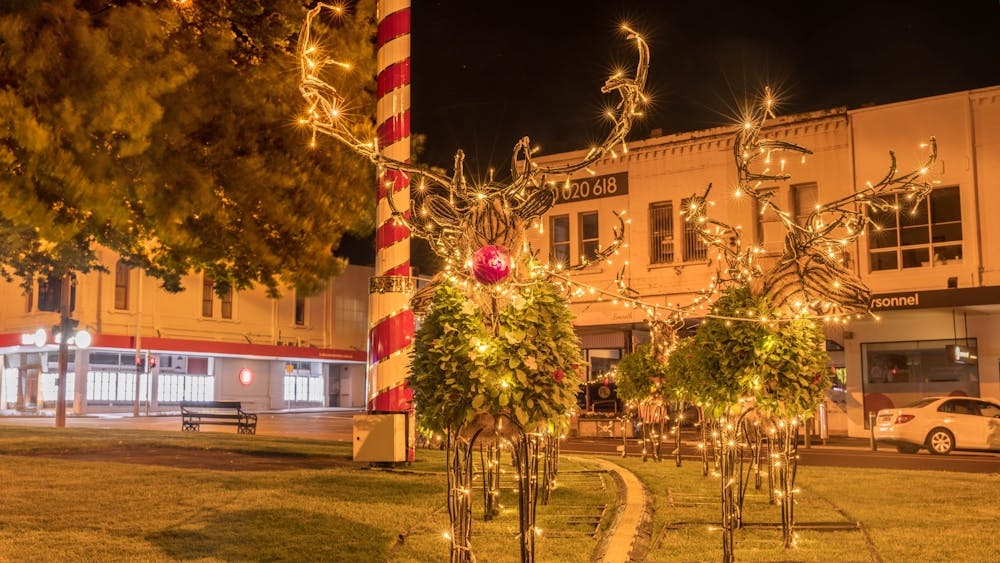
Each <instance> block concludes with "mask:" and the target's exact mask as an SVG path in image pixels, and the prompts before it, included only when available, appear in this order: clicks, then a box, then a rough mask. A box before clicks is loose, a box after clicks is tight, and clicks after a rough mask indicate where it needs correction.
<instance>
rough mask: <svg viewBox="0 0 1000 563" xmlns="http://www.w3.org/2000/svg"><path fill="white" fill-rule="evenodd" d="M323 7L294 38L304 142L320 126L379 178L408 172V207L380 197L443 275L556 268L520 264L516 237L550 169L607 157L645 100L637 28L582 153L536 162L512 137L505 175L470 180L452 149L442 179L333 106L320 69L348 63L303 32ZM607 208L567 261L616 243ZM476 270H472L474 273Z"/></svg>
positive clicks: (556, 174) (336, 100)
mask: <svg viewBox="0 0 1000 563" xmlns="http://www.w3.org/2000/svg"><path fill="white" fill-rule="evenodd" d="M323 11H331V12H332V13H333V14H335V15H336V14H339V13H340V11H341V9H340V8H338V7H335V6H330V5H327V4H319V5H318V6H316V7H315V8H313V9H312V10H310V11H309V13H308V15H307V17H306V22H305V24H304V26H303V30H302V33H301V35H300V39H299V46H298V54H299V61H300V69H301V81H300V86H299V88H300V90H301V92H302V95H303V96H304V97H305V99H306V101H307V102H308V109H307V111H306V115H305V116H304V117H303V118H302V120H301V123H302V124H304V125H307V126H309V127H310V128H311V129H312V132H313V142H315V137H316V135H317V134H324V135H328V136H330V137H333V138H334V139H336V140H337V141H339V142H341V143H343V144H345V145H347V146H348V147H349V148H351V149H352V150H354V151H355V152H357V153H358V154H360V155H362V156H364V157H366V158H368V159H370V160H371V161H372V162H373V163H375V164H376V166H377V167H378V170H379V176H380V177H381V178H386V177H387V176H386V175H385V172H386V171H390V170H391V171H397V172H400V173H402V174H404V175H405V177H407V178H408V179H413V180H416V182H417V189H416V190H414V191H413V192H412V194H411V197H412V209H414V210H415V213H414V214H413V215H412V216H411V215H410V214H409V213H406V212H401V211H399V210H398V207H401V206H397V204H396V202H394V201H393V199H392V197H391V196H392V190H389V193H390V197H389V198H388V204H389V206H390V207H391V208H392V210H393V214H394V217H395V220H396V222H397V223H398V224H400V225H403V226H406V227H408V228H409V229H410V231H411V234H412V235H413V236H416V237H420V238H424V239H426V240H427V241H429V243H430V248H431V249H432V250H433V251H434V252H435V253H436V254H438V255H439V256H441V257H442V258H443V259H444V260H445V261H446V263H447V266H446V272H447V274H448V275H449V276H452V277H455V278H456V279H459V278H461V279H464V280H466V281H473V282H476V283H478V284H479V285H483V286H490V285H494V284H498V283H501V282H505V283H518V282H525V281H530V280H532V279H539V278H540V277H543V274H544V275H547V274H548V273H550V272H556V271H561V270H564V269H565V267H559V266H557V265H538V264H535V265H533V266H532V267H530V268H527V267H524V265H525V264H526V263H527V262H529V260H527V259H526V257H527V256H528V255H530V249H529V248H528V245H527V243H526V242H525V241H524V239H523V234H524V231H525V230H526V229H527V228H528V227H529V226H531V225H532V224H533V223H535V221H536V220H537V219H538V218H539V217H541V216H542V215H544V214H545V213H546V212H547V211H548V210H549V209H550V208H551V207H552V206H553V205H554V204H555V201H556V192H557V190H558V189H559V188H558V184H559V181H554V180H550V178H558V179H562V178H565V179H568V178H569V177H570V176H571V175H572V174H574V173H575V172H578V171H580V170H585V169H586V170H589V167H590V166H591V165H593V164H594V163H595V162H597V161H598V160H600V159H602V158H606V157H609V156H611V157H614V156H616V155H617V154H618V153H617V151H621V152H622V153H627V152H628V147H627V145H626V141H625V137H626V135H627V133H628V131H629V129H630V128H631V127H632V124H633V122H634V120H635V119H636V118H638V117H639V116H641V115H642V107H643V105H644V104H645V103H646V96H645V94H644V93H643V88H644V85H645V82H646V76H647V72H648V69H649V48H648V46H647V45H646V42H645V41H644V40H643V39H642V37H641V36H640V35H639V34H638V33H636V32H635V31H633V30H632V29H630V28H628V27H627V26H623V28H622V30H623V32H624V33H625V34H626V37H627V39H628V40H629V41H632V42H634V44H635V47H636V53H637V62H636V67H635V72H634V74H633V75H631V76H630V75H626V74H625V73H621V72H618V73H615V74H614V75H613V76H611V77H610V78H608V79H607V81H606V82H605V83H604V85H603V87H602V88H601V92H602V93H605V94H617V96H618V101H617V103H616V104H615V105H614V106H613V107H612V108H611V109H609V110H608V115H609V118H610V120H611V127H610V130H609V131H608V133H607V135H606V136H605V137H604V140H603V141H602V142H601V143H599V144H598V145H595V146H593V147H591V149H590V150H589V151H588V152H587V153H586V156H584V157H583V158H582V159H581V160H578V161H575V162H570V163H565V164H560V165H552V166H549V165H540V164H538V163H537V162H535V161H534V159H533V158H534V154H535V152H536V149H535V148H534V147H533V146H532V144H531V141H530V139H529V138H528V137H523V138H521V139H520V140H519V141H518V142H517V143H516V144H515V145H514V151H513V155H512V157H511V179H510V180H509V182H507V183H501V182H498V181H496V180H495V179H494V176H493V174H492V173H491V174H490V178H489V180H487V181H486V182H484V183H470V182H468V181H467V180H466V177H465V174H464V162H465V154H464V152H463V151H461V150H459V151H457V152H456V154H455V159H454V169H453V174H452V176H451V177H450V178H447V177H444V176H442V175H440V174H437V173H435V172H433V171H431V170H429V169H428V168H426V167H423V166H418V165H415V164H412V163H409V162H400V161H397V160H393V159H391V158H388V157H386V156H384V155H382V154H381V153H380V151H379V147H378V146H377V143H376V142H375V140H374V139H372V140H368V139H361V138H359V137H357V136H356V135H355V133H354V131H355V130H356V129H355V127H354V126H353V124H352V123H351V122H350V120H349V119H347V118H346V115H345V112H344V111H343V108H344V106H345V99H344V97H343V95H342V94H341V93H340V92H339V91H338V90H337V89H336V88H335V87H334V86H332V85H331V83H330V82H327V79H326V78H325V71H326V70H327V69H329V68H333V69H336V70H347V69H349V68H350V65H349V64H347V63H344V62H341V61H337V60H336V59H334V58H331V57H329V56H327V55H325V54H323V53H322V52H321V49H320V48H319V46H318V44H317V43H316V42H315V41H314V39H313V37H312V32H311V30H312V25H313V22H314V20H315V18H316V17H318V16H319V14H320V13H322V12H323ZM615 216H616V219H617V226H616V227H615V228H614V229H613V232H612V241H611V243H610V244H608V245H606V246H604V247H602V248H601V249H600V250H599V251H598V252H596V253H595V254H593V255H590V256H585V257H583V259H582V260H581V262H580V263H579V264H578V265H575V266H573V267H572V268H571V269H580V268H585V267H588V266H590V265H591V264H594V263H596V262H599V261H605V260H608V259H609V258H610V257H611V256H613V255H614V254H615V253H616V252H617V251H618V250H619V249H620V248H621V247H622V245H623V239H624V220H623V219H622V216H621V214H619V213H615ZM486 249H488V250H486ZM487 255H488V256H487ZM489 264H498V265H500V264H502V265H501V266H500V268H501V269H506V268H508V267H509V269H510V272H509V275H501V274H500V272H499V271H491V270H490V267H489ZM519 266H520V267H519ZM476 271H479V272H480V274H479V275H476V274H475V272H476ZM431 291H433V289H432V288H431V289H426V288H425V291H424V292H422V293H423V294H424V296H425V297H426V295H428V294H429V293H430V292H431ZM421 300H422V297H421V296H419V295H418V296H416V297H415V301H414V308H415V309H417V310H419V309H420V304H419V303H420V301H421Z"/></svg>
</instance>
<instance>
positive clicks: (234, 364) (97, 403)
mask: <svg viewBox="0 0 1000 563" xmlns="http://www.w3.org/2000/svg"><path fill="white" fill-rule="evenodd" d="M116 258H117V257H116V256H114V255H111V253H107V256H106V259H105V260H104V263H105V265H106V266H107V268H108V270H109V272H108V273H97V272H95V273H90V274H86V275H82V276H80V277H79V278H78V280H77V283H76V284H75V287H74V290H73V296H72V299H71V302H72V303H73V306H74V309H73V312H72V317H73V318H74V319H76V320H77V321H79V326H78V328H79V329H85V330H86V331H87V332H88V333H89V334H90V336H91V339H92V343H91V345H90V346H89V348H87V349H81V348H77V347H76V346H71V348H70V360H69V361H70V366H69V373H68V375H67V380H68V381H67V389H66V398H67V402H68V409H69V410H70V412H72V413H75V414H86V413H92V412H132V411H134V410H136V409H138V410H139V412H140V413H143V414H150V413H155V412H159V411H177V410H178V403H179V402H180V401H181V400H196V401H197V400H239V401H242V402H243V404H244V408H245V409H246V410H250V411H260V410H278V409H295V408H308V407H364V406H365V372H366V368H365V361H366V342H367V331H368V318H367V315H368V280H369V278H370V277H371V276H372V275H373V274H372V269H371V268H370V267H360V266H348V267H347V269H346V271H345V272H344V273H343V274H342V275H341V276H340V277H338V278H336V279H333V280H331V281H330V282H329V284H328V285H327V287H326V289H325V290H324V291H323V292H322V293H320V294H319V295H315V296H310V297H300V296H296V295H295V292H294V291H292V290H286V292H285V294H284V295H283V296H282V297H280V298H278V299H270V298H268V297H267V296H266V295H265V292H264V290H263V289H255V290H252V291H240V292H234V293H233V294H231V295H230V296H229V297H227V298H225V299H220V298H219V297H218V296H217V295H215V293H214V292H213V290H212V282H211V280H206V279H205V278H203V277H202V276H196V275H189V276H187V277H186V279H184V286H185V288H186V290H185V291H183V292H181V293H178V294H170V293H167V292H166V291H163V290H162V289H160V288H159V287H158V283H157V281H156V280H155V279H152V278H149V277H146V276H145V275H142V274H141V273H140V272H139V271H138V270H136V269H130V268H127V267H125V266H123V265H122V264H120V263H118V262H117V260H116ZM58 285H59V284H58V283H55V284H48V285H46V284H42V286H41V287H38V286H37V285H36V287H35V288H33V290H32V292H31V293H30V294H28V295H25V293H24V291H23V290H22V288H21V287H20V286H19V285H17V284H11V283H0V356H2V359H3V371H2V376H0V413H5V412H6V413H16V412H32V411H34V412H37V411H39V410H42V409H51V408H52V407H53V406H54V404H55V401H56V392H57V388H56V374H57V345H56V344H55V342H54V341H53V338H52V332H53V331H52V328H53V326H54V325H57V324H58V323H59V315H58V313H55V312H49V311H50V310H52V309H55V308H56V307H55V305H56V302H57V301H58V298H56V299H53V297H55V296H58V294H59V291H58V287H57V286H58ZM53 286H56V287H53ZM46 309H48V310H46ZM39 330H41V331H42V332H41V333H39V336H40V337H41V338H40V339H39V340H38V341H36V340H35V336H34V334H35V333H36V332H38V331H39ZM137 356H138V358H139V360H140V362H144V363H145V364H146V365H145V367H144V368H143V367H140V368H139V369H137V367H136V364H137V361H136V358H137ZM137 374H138V375H137ZM137 377H138V381H137Z"/></svg>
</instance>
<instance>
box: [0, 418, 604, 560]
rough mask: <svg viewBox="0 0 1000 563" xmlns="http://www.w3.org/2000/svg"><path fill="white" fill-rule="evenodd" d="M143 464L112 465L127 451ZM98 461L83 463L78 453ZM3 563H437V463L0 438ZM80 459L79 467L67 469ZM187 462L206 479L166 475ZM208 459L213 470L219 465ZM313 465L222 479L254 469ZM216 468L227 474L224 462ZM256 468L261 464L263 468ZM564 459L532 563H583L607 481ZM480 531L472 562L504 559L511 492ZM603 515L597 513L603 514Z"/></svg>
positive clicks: (435, 458) (188, 439)
mask: <svg viewBox="0 0 1000 563" xmlns="http://www.w3.org/2000/svg"><path fill="white" fill-rule="evenodd" d="M143 449H153V450H156V451H157V452H158V453H157V456H158V457H157V458H156V459H151V460H150V461H149V462H148V463H122V462H119V461H113V460H115V459H124V458H125V456H126V454H130V455H131V457H132V459H133V461H136V460H139V459H143V456H142V455H141V454H140V453H138V452H140V450H143ZM95 451H96V452H100V454H99V456H97V457H102V458H106V459H108V460H107V461H105V460H95V459H93V458H94V457H95V456H93V455H91V454H90V453H91V452H95ZM0 452H3V455H0V560H3V561H57V560H58V561H65V560H72V561H102V562H104V561H172V560H195V561H264V560H270V561H393V562H397V561H398V562H409V561H412V562H425V561H446V560H447V559H448V549H449V548H448V542H447V541H446V540H445V539H444V538H443V532H444V531H446V530H447V529H448V515H447V511H446V508H445V507H446V503H445V475H444V465H445V464H444V454H443V452H440V451H436V450H419V451H418V456H417V461H416V462H414V463H413V464H412V465H410V466H408V467H406V468H403V469H400V470H393V471H385V470H377V469H370V468H368V467H366V466H365V465H363V464H354V463H353V462H351V461H350V459H351V445H350V444H349V443H329V442H320V441H304V440H294V439H282V438H270V437H264V436H255V437H247V436H230V435H223V434H212V433H198V434H180V433H177V434H174V433H155V432H148V431H115V432H109V431H106V430H84V429H63V430H55V429H19V428H9V427H5V428H2V430H0ZM84 456H86V457H87V458H88V459H80V458H81V457H84ZM198 456H201V457H203V458H204V460H205V463H206V464H207V465H208V466H212V467H219V468H217V469H204V468H197V467H194V468H192V467H177V466H176V465H177V464H178V463H179V461H178V460H187V461H186V463H188V465H191V458H192V457H198ZM209 458H211V459H213V460H219V459H221V460H222V463H221V464H220V463H218V462H216V461H212V462H210V461H209ZM275 459H278V460H282V461H283V462H284V464H285V465H286V466H289V467H293V466H295V465H301V464H302V463H301V462H302V461H304V460H309V461H310V462H311V465H315V464H316V462H317V461H319V462H320V463H319V464H320V465H321V467H319V468H314V467H309V468H294V469H273V468H272V469H265V470H252V471H233V470H231V469H230V466H231V465H240V464H244V463H248V462H251V461H254V460H265V461H267V462H268V463H269V464H271V465H273V464H274V460H275ZM227 463H228V464H230V466H227V465H226V464H227ZM269 467H270V466H269ZM589 469H590V468H589V467H588V466H587V465H586V464H585V463H574V462H568V461H567V462H564V463H562V464H561V466H560V481H561V483H562V485H561V486H560V487H559V488H558V489H557V490H556V491H555V492H554V493H553V496H552V500H551V502H550V504H549V505H547V506H541V505H540V506H539V509H538V524H539V526H540V527H541V528H542V530H543V533H542V536H541V537H540V538H539V539H538V541H537V548H536V549H537V555H538V560H539V561H577V560H586V559H587V558H588V557H589V554H590V553H591V552H592V551H593V550H594V549H595V548H596V546H597V541H598V540H597V539H595V537H594V536H593V533H594V531H595V529H596V527H597V525H598V523H599V521H600V520H601V517H602V514H603V508H604V507H605V506H607V505H611V504H613V499H614V494H615V491H614V490H613V482H612V480H611V479H610V478H609V477H608V476H607V475H605V474H604V473H601V472H592V471H589ZM502 484H503V485H505V487H504V490H503V492H502V496H501V502H503V501H504V500H506V503H507V506H506V507H505V508H504V510H503V512H502V514H501V515H500V516H499V517H498V518H496V519H495V520H493V521H491V522H483V521H482V519H481V514H482V504H481V502H480V501H479V498H478V497H477V498H475V499H474V501H473V508H474V510H475V513H474V518H475V520H474V521H473V548H474V550H475V553H476V556H477V557H478V559H479V560H480V561H499V562H506V561H518V560H519V552H518V541H517V537H516V532H517V509H516V498H517V497H516V491H514V490H513V489H512V488H511V487H512V485H513V480H512V479H511V478H510V477H505V481H504V482H503V483H502ZM608 512H609V513H610V510H609V511H608Z"/></svg>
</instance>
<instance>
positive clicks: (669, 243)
mask: <svg viewBox="0 0 1000 563" xmlns="http://www.w3.org/2000/svg"><path fill="white" fill-rule="evenodd" d="M673 261H674V204H673V202H670V201H660V202H657V203H651V204H650V205H649V263H650V264H669V263H671V262H673Z"/></svg>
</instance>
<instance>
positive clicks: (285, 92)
mask: <svg viewBox="0 0 1000 563" xmlns="http://www.w3.org/2000/svg"><path fill="white" fill-rule="evenodd" d="M372 4H373V2H372V1H370V0H361V1H360V2H358V4H357V6H356V10H355V11H354V12H351V13H350V14H349V15H348V16H346V17H345V18H344V20H343V21H340V22H331V25H335V26H337V27H338V31H339V32H338V33H337V34H332V35H331V39H332V40H336V41H338V42H341V45H339V47H340V49H339V50H340V51H341V52H349V53H352V54H356V55H359V56H357V57H356V58H357V59H358V60H359V61H367V64H362V66H361V67H359V69H358V71H357V72H358V73H359V74H360V76H361V77H362V79H361V80H354V81H353V83H354V84H358V85H359V86H358V87H356V88H355V89H354V90H350V92H351V93H352V94H353V95H354V97H353V98H352V99H354V100H355V101H356V104H357V107H358V108H359V111H362V112H364V113H370V112H369V111H368V109H369V108H370V107H371V106H372V105H373V96H372V92H371V88H370V86H371V84H372V82H373V80H372V76H373V74H374V73H373V71H372V68H371V66H372V65H373V62H372V60H373V58H374V57H373V56H371V52H372V45H371V40H370V38H371V36H372V35H373V29H374V23H373V21H372V18H371V17H370V16H369V15H368V14H373V13H374V7H373V5H372ZM304 14H305V9H304V7H303V6H302V5H301V4H300V3H298V2H294V1H292V0H282V1H279V2H255V1H252V0H249V1H243V0H239V1H237V0H201V1H199V2H193V3H183V4H182V3H176V2H171V1H168V0H141V1H140V0H116V1H107V2H98V1H93V0H79V1H73V0H46V1H40V2H20V3H16V4H11V5H8V6H6V7H5V8H3V9H2V11H0V274H2V275H3V276H4V277H5V278H7V279H8V280H13V279H14V278H15V277H16V278H20V280H21V282H22V283H23V285H24V286H25V288H30V287H32V285H33V283H34V282H35V280H36V279H39V278H54V279H60V280H62V281H63V282H64V284H65V285H66V286H67V287H68V284H69V283H71V281H72V279H73V277H74V275H75V274H76V273H85V272H88V271H91V270H94V269H101V268H102V267H103V266H102V264H101V263H100V261H99V259H98V255H97V252H96V250H97V248H98V247H104V248H108V249H110V250H112V251H114V252H117V253H118V254H120V255H121V256H122V258H123V259H124V260H126V261H128V262H130V263H132V264H133V265H136V266H140V267H142V268H143V269H144V270H145V271H146V272H147V273H148V274H150V275H152V276H154V277H156V278H158V279H160V280H161V281H162V284H163V286H164V287H165V288H166V289H168V290H170V291H179V290H181V289H183V288H182V286H181V283H180V280H181V278H182V276H184V275H185V274H188V273H189V272H191V271H192V270H193V271H204V272H205V273H206V275H207V276H209V277H210V278H212V279H213V280H215V282H216V290H217V291H218V292H219V293H220V294H223V293H226V292H228V291H230V290H232V289H236V290H238V289H245V288H249V287H252V286H253V285H256V284H261V285H263V286H265V287H266V288H267V289H268V291H269V293H270V294H271V295H277V294H278V293H279V292H280V288H281V287H283V286H294V287H295V288H296V289H297V290H299V291H302V292H305V293H308V292H314V291H317V290H319V289H320V288H322V287H323V286H324V284H325V283H326V281H327V280H328V279H329V278H330V277H331V276H333V275H336V274H337V273H339V272H340V271H341V270H342V268H343V267H344V265H345V261H344V260H343V259H341V258H338V257H336V256H335V255H334V251H335V250H336V248H337V246H338V244H339V242H340V239H341V237H342V235H343V234H344V233H345V232H346V233H355V234H358V235H361V236H365V235H367V233H368V232H369V231H370V230H371V228H372V223H373V219H372V217H373V214H374V206H373V204H372V201H373V197H374V194H373V192H374V190H373V189H372V185H373V182H374V179H373V174H372V172H371V171H370V169H369V168H368V167H367V166H366V164H365V163H363V162H360V161H358V159H357V158H356V157H354V156H353V155H349V154H345V155H343V156H341V154H340V152H338V151H335V150H328V151H327V152H324V153H323V154H318V153H313V152H310V151H308V150H306V146H307V143H308V139H309V137H308V134H307V133H306V132H305V131H304V130H300V129H298V128H296V127H295V126H294V120H295V117H296V115H298V114H300V113H301V110H302V108H301V97H300V95H299V93H298V89H297V82H296V80H297V76H296V73H295V72H294V71H293V70H292V69H293V68H294V59H293V57H292V51H293V50H294V44H295V39H296V33H297V31H298V25H299V24H300V23H301V20H302V18H303V17H304ZM370 126H371V125H370V123H365V124H363V125H361V126H359V127H370ZM68 315H69V312H68V310H66V308H65V307H64V311H63V319H62V324H63V325H65V324H66V323H68ZM63 340H64V341H65V339H63ZM60 371H61V373H60V376H59V382H60V396H61V397H64V393H65V391H64V389H65V387H64V385H62V382H63V381H64V380H65V373H63V372H62V370H60ZM58 411H59V407H58V406H57V425H58V424H59V422H60V414H59V412H58Z"/></svg>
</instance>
